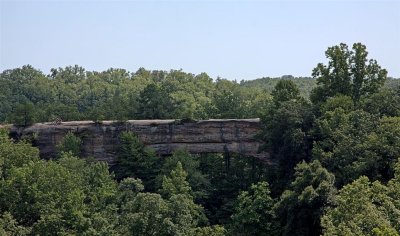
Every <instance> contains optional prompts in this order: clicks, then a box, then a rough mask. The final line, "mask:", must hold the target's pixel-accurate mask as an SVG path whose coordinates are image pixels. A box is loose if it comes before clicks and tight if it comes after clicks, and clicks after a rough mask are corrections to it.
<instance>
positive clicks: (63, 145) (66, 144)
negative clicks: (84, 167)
mask: <svg viewBox="0 0 400 236" xmlns="http://www.w3.org/2000/svg"><path fill="white" fill-rule="evenodd" d="M81 148H82V139H81V138H79V137H77V136H76V135H75V134H74V133H72V132H71V131H69V132H68V133H67V134H66V135H65V136H64V138H63V139H62V140H61V142H60V143H59V144H58V145H57V149H58V152H59V153H60V154H62V153H63V152H71V154H72V155H74V156H79V154H80V153H81Z"/></svg>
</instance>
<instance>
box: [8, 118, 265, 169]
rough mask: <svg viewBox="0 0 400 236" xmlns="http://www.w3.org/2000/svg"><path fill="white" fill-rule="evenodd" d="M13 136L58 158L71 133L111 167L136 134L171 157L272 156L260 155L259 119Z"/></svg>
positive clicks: (41, 126) (57, 129) (93, 125)
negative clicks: (124, 138) (125, 140)
mask: <svg viewBox="0 0 400 236" xmlns="http://www.w3.org/2000/svg"><path fill="white" fill-rule="evenodd" d="M9 129H10V136H11V137H13V138H16V139H20V138H21V137H24V136H28V137H29V136H31V137H34V144H35V145H36V146H37V147H38V148H39V149H40V153H41V156H42V157H43V158H51V157H54V156H55V155H56V145H57V144H59V143H60V141H61V140H62V138H63V137H64V136H65V134H66V133H67V132H68V131H72V132H73V133H74V134H75V135H77V136H78V137H80V138H81V139H82V141H83V148H82V154H83V156H86V157H88V156H92V157H94V158H95V159H97V160H102V161H107V162H109V163H110V164H112V163H114V162H115V160H116V152H117V149H118V145H119V138H118V137H119V134H120V133H121V132H122V131H127V130H129V131H132V132H134V133H136V134H137V135H138V137H139V139H140V140H141V141H142V142H143V143H144V144H145V145H146V146H148V147H151V148H153V149H154V150H155V152H156V153H157V154H158V155H162V156H163V155H170V154H171V153H172V152H173V151H174V150H176V149H186V150H187V151H189V152H190V153H225V152H227V153H239V154H243V155H246V156H255V157H258V158H262V159H264V160H266V161H268V157H269V156H268V153H265V152H263V153H259V152H258V149H259V147H260V145H261V142H260V141H259V140H257V139H256V138H255V135H256V134H258V133H259V132H260V130H261V123H260V120H259V119H231V120H226V119H223V120H201V121H188V122H184V121H180V120H129V121H126V122H115V121H102V122H92V121H72V122H62V123H59V124H54V123H37V124H34V125H32V126H28V127H18V126H10V127H9Z"/></svg>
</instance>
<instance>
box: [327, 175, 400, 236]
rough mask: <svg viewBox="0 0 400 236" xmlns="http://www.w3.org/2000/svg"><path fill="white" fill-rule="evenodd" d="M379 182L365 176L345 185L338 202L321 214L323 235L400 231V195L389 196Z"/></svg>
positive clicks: (385, 188)
mask: <svg viewBox="0 0 400 236" xmlns="http://www.w3.org/2000/svg"><path fill="white" fill-rule="evenodd" d="M388 193H389V189H388V188H387V187H386V186H384V185H382V184H381V183H380V182H378V181H375V182H372V183H371V182H370V181H369V179H368V178H367V177H365V176H362V177H360V178H358V179H357V180H355V181H354V182H352V183H351V184H348V185H346V186H344V187H343V188H342V189H341V190H340V191H339V194H338V196H337V205H336V207H334V208H331V209H329V210H328V211H327V212H326V214H325V215H324V216H323V217H322V220H321V221H322V226H323V228H324V235H373V233H375V234H376V235H379V233H381V232H382V231H386V232H392V233H393V232H396V231H397V232H399V231H400V224H399V222H400V213H399V210H400V208H399V205H395V204H393V203H395V202H398V201H399V198H398V196H396V197H397V199H396V198H395V199H393V198H392V197H390V196H389V195H388Z"/></svg>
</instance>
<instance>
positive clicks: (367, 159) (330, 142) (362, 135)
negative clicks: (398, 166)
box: [313, 108, 400, 187]
mask: <svg viewBox="0 0 400 236" xmlns="http://www.w3.org/2000/svg"><path fill="white" fill-rule="evenodd" d="M399 127H400V120H399V118H398V117H384V118H381V119H379V117H378V115H372V114H369V113H367V112H364V111H362V110H354V111H350V112H346V111H344V110H343V109H342V108H337V109H335V110H333V111H327V112H326V113H325V114H324V115H323V116H322V117H321V118H320V119H318V120H317V121H316V124H315V130H314V135H315V140H316V142H315V145H314V147H313V157H314V158H315V159H318V160H319V161H320V162H321V163H322V164H323V166H325V167H326V168H327V169H328V170H329V171H330V172H332V173H334V174H335V176H336V185H337V186H338V187H341V186H343V185H345V184H347V183H350V182H351V181H353V180H355V179H357V178H358V177H360V176H361V175H365V176H368V177H369V178H370V179H372V180H380V181H383V182H387V181H388V180H389V179H391V178H392V177H393V172H394V169H393V167H394V163H395V162H396V159H397V157H398V156H399V155H400V139H399V137H400V129H399Z"/></svg>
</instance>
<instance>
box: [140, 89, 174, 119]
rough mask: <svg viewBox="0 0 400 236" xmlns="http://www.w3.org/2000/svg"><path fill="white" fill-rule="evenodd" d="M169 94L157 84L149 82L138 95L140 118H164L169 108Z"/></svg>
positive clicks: (167, 114) (167, 115)
mask: <svg viewBox="0 0 400 236" xmlns="http://www.w3.org/2000/svg"><path fill="white" fill-rule="evenodd" d="M169 96H170V95H169V94H167V93H165V91H163V90H162V89H161V87H160V86H158V85H157V84H149V85H148V86H147V87H146V88H145V89H144V90H143V91H142V92H141V93H140V95H139V100H138V102H139V109H138V110H139V111H138V117H139V118H140V119H165V118H167V117H169V112H170V109H171V103H170V97H169Z"/></svg>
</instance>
